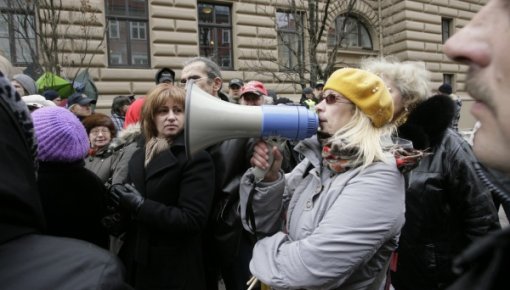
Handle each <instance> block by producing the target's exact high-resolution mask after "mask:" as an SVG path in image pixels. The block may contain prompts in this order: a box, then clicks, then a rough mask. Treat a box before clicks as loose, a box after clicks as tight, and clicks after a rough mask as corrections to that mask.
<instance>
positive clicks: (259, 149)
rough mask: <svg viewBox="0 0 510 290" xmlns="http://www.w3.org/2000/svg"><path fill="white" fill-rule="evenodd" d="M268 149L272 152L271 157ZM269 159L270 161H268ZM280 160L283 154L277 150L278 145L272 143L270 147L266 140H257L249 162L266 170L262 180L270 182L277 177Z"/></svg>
mask: <svg viewBox="0 0 510 290" xmlns="http://www.w3.org/2000/svg"><path fill="white" fill-rule="evenodd" d="M270 149H271V152H272V154H273V156H272V158H271V156H270V151H269V150H270ZM271 159H272V163H271V161H270V160H271ZM282 160H283V156H282V153H281V152H280V150H278V146H276V145H272V146H271V147H270V145H268V143H266V141H264V140H259V141H258V142H257V143H255V146H254V147H253V156H252V158H251V160H250V162H251V165H252V166H254V167H258V168H260V169H261V170H263V171H266V174H265V175H264V179H263V181H265V182H272V181H275V180H277V179H278V178H279V174H280V168H281V167H282Z"/></svg>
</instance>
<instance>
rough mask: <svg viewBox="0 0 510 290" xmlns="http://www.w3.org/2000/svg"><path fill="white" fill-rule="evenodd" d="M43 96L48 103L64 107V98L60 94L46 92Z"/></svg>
mask: <svg viewBox="0 0 510 290" xmlns="http://www.w3.org/2000/svg"><path fill="white" fill-rule="evenodd" d="M43 96H44V98H45V99H46V100H48V101H52V102H53V103H55V105H57V106H59V107H62V106H63V101H62V97H60V95H59V93H58V92H57V91H55V90H46V91H44V92H43Z"/></svg>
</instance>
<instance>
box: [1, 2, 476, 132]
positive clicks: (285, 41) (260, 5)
mask: <svg viewBox="0 0 510 290" xmlns="http://www.w3.org/2000/svg"><path fill="white" fill-rule="evenodd" d="M15 1H21V0H4V1H0V10H1V12H2V17H0V21H3V22H4V23H2V24H0V27H2V28H0V53H1V54H2V55H4V56H7V57H8V58H10V59H11V61H12V62H13V63H14V64H15V65H16V66H17V67H18V68H19V69H23V68H24V67H26V66H28V65H29V64H30V62H31V61H33V59H31V56H30V54H29V53H28V51H29V50H28V48H27V47H36V48H38V49H39V47H40V46H41V41H42V40H38V39H37V37H35V36H33V35H32V36H30V35H31V34H30V33H27V35H28V37H27V39H25V40H26V41H25V43H23V42H22V41H21V40H20V39H21V36H20V35H19V33H18V32H17V28H18V30H19V24H16V19H19V18H17V16H16V15H18V14H23V13H25V12H26V11H25V12H20V11H19V10H17V9H12V5H11V6H9V5H8V3H9V2H15ZM44 1H46V2H48V3H49V2H58V3H60V6H59V10H60V11H62V13H61V14H60V16H59V17H60V18H59V19H58V25H56V26H52V25H51V22H57V20H55V19H53V20H44V19H48V17H50V16H48V15H49V14H47V11H49V9H42V11H45V12H44V13H43V12H41V11H39V12H38V13H35V12H34V11H32V13H33V14H32V15H33V16H32V17H34V19H35V21H34V22H35V23H36V26H37V27H35V28H34V29H35V30H36V31H37V30H40V29H42V28H44V29H46V31H56V30H58V31H59V39H58V43H59V45H60V46H58V45H57V46H56V47H55V48H54V53H55V54H56V55H58V56H59V57H60V58H61V59H62V61H61V62H60V65H61V68H60V69H61V71H60V74H61V75H63V76H64V77H67V78H69V79H72V76H73V75H74V74H75V73H76V71H77V69H78V67H89V73H90V75H91V76H92V78H93V79H94V82H95V85H96V87H97V88H98V91H99V95H100V97H99V99H98V108H99V109H100V110H107V108H109V106H110V104H111V101H112V99H113V97H115V96H116V95H133V94H134V95H137V96H141V95H144V94H145V93H146V92H147V91H148V90H149V89H150V88H151V87H152V86H153V85H154V81H155V80H154V76H155V73H156V71H157V70H158V69H160V68H162V67H169V68H172V69H173V70H175V72H176V75H177V81H179V76H180V71H181V69H182V64H183V62H184V61H185V60H186V59H188V58H191V57H195V56H198V55H202V56H206V57H210V58H212V59H214V60H215V61H216V62H217V63H218V64H219V65H220V66H221V68H222V73H223V79H224V81H225V84H224V89H225V90H226V89H227V83H228V81H229V80H230V79H232V78H240V79H243V80H245V81H249V80H260V81H262V82H264V83H265V84H266V86H267V87H268V88H270V89H274V90H275V91H276V92H277V93H278V95H279V96H285V97H290V98H292V99H293V100H295V101H297V100H298V99H299V97H300V93H301V90H302V88H303V86H309V85H313V84H314V82H316V81H318V80H321V79H325V78H326V75H323V76H317V75H316V73H313V70H311V69H310V67H311V65H312V61H310V57H309V54H310V51H313V55H315V56H316V57H315V58H314V59H315V62H316V63H317V65H318V66H320V67H321V68H326V66H327V64H328V63H329V64H330V68H340V67H346V66H354V67H355V66H357V65H358V63H359V61H360V60H361V59H362V58H363V57H368V56H380V55H384V56H388V55H392V56H395V57H397V58H398V59H400V60H402V61H405V60H413V61H414V60H418V61H424V62H425V64H426V66H427V68H428V69H429V70H430V71H431V72H432V77H433V87H434V88H437V87H438V86H439V85H440V84H441V83H443V82H448V83H451V84H452V87H453V88H454V92H456V93H457V94H459V95H460V96H462V98H463V100H464V105H463V113H462V117H461V123H460V127H461V128H463V129H468V128H470V127H472V125H473V123H474V120H472V118H471V116H470V115H469V114H468V111H469V108H470V106H471V101H470V98H469V97H468V96H467V95H465V93H464V81H465V72H466V67H465V66H462V65H459V64H457V63H454V62H452V61H450V60H449V59H448V58H447V57H446V56H445V54H444V53H443V51H442V49H443V43H444V42H445V40H446V39H447V38H448V37H449V36H450V35H451V34H453V33H454V32H455V31H456V30H458V29H460V28H461V27H463V26H464V25H465V24H466V23H467V21H469V19H471V17H472V16H473V15H474V13H476V12H477V11H478V10H479V9H480V8H481V7H482V6H483V5H484V4H485V2H486V1H479V0H464V1H455V0H449V1H439V0H437V1H430V0H415V1H407V0H375V1H369V0H357V1H353V0H341V1H331V3H330V5H329V6H328V10H327V13H325V11H326V10H325V4H326V3H325V0H319V1H311V2H312V3H313V4H316V5H309V4H310V3H309V2H308V1H291V0H231V1H227V0H224V1H214V0H207V1H197V0H148V1H143V0H87V1H72V0H61V1H60V2H59V1H53V0H41V1H39V2H44ZM297 2H299V3H298V4H295V5H292V3H297ZM315 2H317V3H315ZM4 3H6V4H4ZM78 3H80V4H78ZM77 5H85V6H86V11H85V13H84V12H83V11H82V12H81V14H80V11H76V9H73V7H75V8H76V7H77ZM82 10H83V9H82ZM314 11H317V13H315V12H314ZM42 14H44V15H42ZM41 15H42V16H44V17H46V18H44V17H42V18H41ZM310 17H316V18H318V19H320V20H322V17H324V22H322V21H316V22H315V23H323V24H324V29H323V30H322V31H320V29H319V30H317V29H316V30H311V29H310V25H311V24H310V23H313V22H310V21H309V18H310ZM78 18H83V19H82V20H79V19H78ZM311 31H312V32H311ZM311 33H312V34H313V35H310V34H311ZM319 37H320V38H319ZM318 38H319V39H318ZM311 47H313V48H314V49H313V50H311ZM39 54H40V52H39ZM333 55H334V56H335V57H332V56H333ZM36 57H40V56H36ZM315 62H314V63H315Z"/></svg>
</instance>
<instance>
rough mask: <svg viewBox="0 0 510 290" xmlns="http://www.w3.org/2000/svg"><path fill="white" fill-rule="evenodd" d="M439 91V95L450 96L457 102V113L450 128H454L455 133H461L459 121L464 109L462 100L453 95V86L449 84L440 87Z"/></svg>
mask: <svg viewBox="0 0 510 290" xmlns="http://www.w3.org/2000/svg"><path fill="white" fill-rule="evenodd" d="M437 91H438V93H439V94H443V95H446V96H449V97H450V98H452V100H453V101H454V102H455V113H454V115H453V119H452V123H451V124H450V127H451V128H453V130H455V131H459V120H460V110H461V109H462V99H461V98H460V97H459V96H457V95H455V94H453V90H452V86H451V85H450V84H447V83H444V84H442V85H440V86H439V88H438V89H437Z"/></svg>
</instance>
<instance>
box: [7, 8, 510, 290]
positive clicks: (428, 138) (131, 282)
mask: <svg viewBox="0 0 510 290" xmlns="http://www.w3.org/2000/svg"><path fill="white" fill-rule="evenodd" d="M505 5H506V4H505V3H504V1H503V0H491V1H489V3H488V4H487V5H486V6H484V7H483V8H482V9H481V11H480V12H479V13H478V14H477V15H476V16H475V17H474V18H473V20H472V21H471V22H470V23H468V24H467V25H466V26H465V27H464V28H463V29H462V30H461V31H459V32H458V33H457V34H455V35H454V36H453V37H452V38H451V39H450V40H448V42H447V43H446V44H445V53H446V54H447V55H448V56H449V57H450V58H451V59H453V60H455V61H460V62H462V63H464V64H467V65H468V66H469V71H468V74H467V80H466V89H467V91H468V93H469V94H470V95H471V96H472V97H473V98H474V99H475V104H474V105H473V108H472V109H471V112H472V114H473V115H474V116H475V117H476V118H477V119H478V121H479V129H478V130H477V131H476V133H475V135H474V140H473V145H472V146H471V145H470V144H469V143H468V142H467V141H466V140H464V139H463V138H462V136H461V135H460V134H459V132H458V120H459V117H460V109H461V106H462V102H461V99H460V98H459V97H458V96H456V95H455V94H453V90H452V87H451V85H449V84H443V85H441V86H440V87H439V88H437V90H435V89H434V88H432V87H431V79H430V78H431V73H430V72H429V71H428V70H427V69H426V67H425V65H424V63H422V62H418V61H406V62H401V61H398V60H397V59H394V58H391V57H387V58H384V57H375V58H368V59H364V60H363V61H362V62H361V65H360V68H342V69H338V70H336V71H335V72H333V73H332V74H331V75H330V76H329V77H328V78H327V80H326V81H325V82H317V83H315V84H312V86H311V87H305V88H304V89H303V91H302V98H301V100H300V101H299V103H298V104H293V102H292V101H290V100H288V99H286V98H278V97H277V96H276V94H275V92H274V91H271V90H268V89H267V88H266V86H265V84H264V83H262V82H260V81H258V80H250V81H246V82H245V81H244V80H242V79H232V80H230V81H229V82H228V93H224V92H223V91H222V85H223V82H224V80H223V78H222V73H221V71H220V68H219V67H218V65H217V64H216V63H214V62H213V61H211V60H210V59H208V58H204V57H194V58H191V59H189V60H187V61H186V62H185V63H183V68H182V71H181V73H180V76H179V77H177V75H176V74H175V72H174V71H173V70H172V69H170V68H162V69H160V70H159V71H158V72H157V73H156V76H155V84H154V86H153V87H152V88H151V89H150V91H148V92H147V93H146V94H145V96H143V97H139V98H135V97H134V96H118V97H116V98H115V99H114V100H113V102H112V108H111V114H110V115H107V114H102V113H99V112H94V110H93V105H94V104H96V100H94V99H92V98H89V97H88V96H87V95H86V94H84V93H82V92H78V93H74V94H72V95H70V96H69V97H67V98H63V97H61V96H59V94H58V92H56V91H53V90H47V91H45V92H43V93H42V94H41V95H37V87H36V85H35V82H34V81H33V79H31V78H30V77H29V76H27V75H24V74H16V75H11V73H12V71H13V69H12V67H11V66H10V64H9V63H8V62H7V61H6V60H5V59H0V60H1V61H0V64H1V67H0V72H1V75H0V111H1V114H0V118H1V120H0V130H1V132H0V148H2V150H0V154H1V158H0V160H1V161H0V168H1V169H2V170H1V171H2V173H3V174H2V175H0V179H1V181H0V207H1V210H0V263H1V265H2V267H1V269H0V283H1V284H2V287H5V288H6V289H190V290H196V289H207V290H217V289H218V283H219V281H221V280H222V281H223V284H224V287H225V289H226V290H241V289H247V288H248V287H250V288H251V289H271V288H272V289H367V290H372V289H389V288H390V287H393V288H394V289H396V290H406V289H424V290H425V289H427V290H428V289H452V290H455V289H506V288H507V287H508V286H507V284H508V282H507V280H508V278H507V276H506V275H504V274H505V273H506V271H507V269H508V266H510V265H509V264H510V231H509V229H503V230H502V229H501V225H500V222H499V219H498V208H499V207H500V206H503V208H505V209H508V208H510V195H509V190H510V189H509V188H507V186H506V185H507V184H509V182H508V180H509V177H510V176H509V175H510V167H509V164H510V160H509V157H508V156H509V155H508V151H509V149H510V148H508V144H510V124H509V123H508V115H509V113H508V112H509V110H510V109H509V108H510V107H509V106H508V97H507V96H505V93H506V91H507V90H506V89H507V86H508V83H507V82H505V78H506V74H505V73H506V72H508V71H510V61H509V60H508V58H506V57H505V53H504V52H503V50H504V49H505V47H506V46H505V44H506V42H505V40H510V34H509V33H508V31H509V30H508V28H509V26H510V20H509V18H508V10H505V9H503V8H504V7H506V6H505ZM487 15H490V17H488V18H487ZM487 19H489V20H487ZM495 29H496V30H498V31H499V32H500V34H498V35H496V34H495V33H494V30H495ZM189 81H193V84H194V85H196V86H198V87H199V88H200V89H202V90H203V91H205V92H206V93H208V94H209V95H211V96H213V97H216V98H218V102H231V103H236V104H238V105H240V106H262V105H280V104H284V105H302V106H305V107H306V108H308V109H309V110H311V111H313V112H315V113H316V114H317V118H318V121H319V128H318V130H317V133H316V135H315V136H313V137H311V138H308V139H305V140H302V141H300V142H297V143H293V142H286V143H285V144H284V146H275V147H271V146H269V145H268V143H266V141H265V140H256V139H253V138H244V139H232V140H225V141H222V142H219V143H218V144H214V145H212V146H210V147H208V148H206V149H205V150H203V151H199V152H197V153H195V154H194V155H193V156H192V157H188V156H187V154H186V148H185V146H186V144H185V142H184V133H183V132H184V128H185V126H186V118H185V111H186V109H187V108H186V101H185V98H186V97H185V96H186V90H185V88H186V85H187V84H188V83H189ZM256 168H258V169H262V170H263V171H264V172H265V175H264V176H263V179H262V180H258V179H256V178H255V177H254V174H253V172H254V170H255V169H256ZM247 282H249V283H248V285H247Z"/></svg>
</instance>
